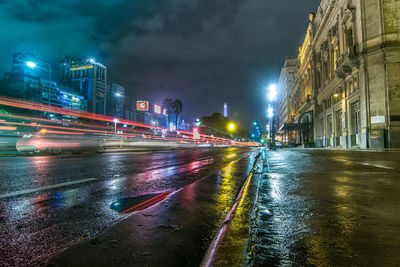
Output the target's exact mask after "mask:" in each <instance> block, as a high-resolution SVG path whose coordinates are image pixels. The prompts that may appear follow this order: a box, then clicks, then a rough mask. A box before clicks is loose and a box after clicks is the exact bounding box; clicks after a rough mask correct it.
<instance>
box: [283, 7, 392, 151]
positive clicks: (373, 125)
mask: <svg viewBox="0 0 400 267" xmlns="http://www.w3.org/2000/svg"><path fill="white" fill-rule="evenodd" d="M309 20H310V24H309V27H308V29H307V33H306V38H305V40H304V42H303V45H302V47H301V49H300V52H299V56H298V59H297V60H298V68H297V73H296V79H295V83H294V84H293V86H292V88H290V89H289V91H293V98H292V99H291V101H287V104H288V105H291V106H290V107H288V108H287V110H291V109H292V110H295V112H294V116H295V119H294V120H293V122H295V123H303V122H304V117H307V118H308V122H310V123H312V129H313V133H312V139H313V141H314V144H315V146H318V147H329V146H336V147H343V148H350V147H360V148H383V147H400V0H322V1H321V3H320V6H319V8H318V10H317V12H316V13H315V14H314V13H311V14H310V18H309ZM311 114H312V120H310V118H309V117H310V115H311ZM286 123H287V125H288V127H289V126H290V125H289V123H290V122H289V121H287V122H286ZM300 126H301V125H300ZM300 126H292V128H293V129H295V131H296V132H297V133H303V134H304V131H303V130H302V129H303V128H304V127H300ZM288 127H286V128H288ZM282 130H283V131H281V134H284V130H285V127H282ZM308 137H309V136H308ZM296 143H297V144H305V143H307V140H306V139H301V140H296Z"/></svg>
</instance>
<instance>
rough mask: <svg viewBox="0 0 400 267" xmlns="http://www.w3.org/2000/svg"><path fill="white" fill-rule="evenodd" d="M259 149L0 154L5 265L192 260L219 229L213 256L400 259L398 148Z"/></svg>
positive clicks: (309, 262) (0, 235) (311, 262)
mask: <svg viewBox="0 0 400 267" xmlns="http://www.w3.org/2000/svg"><path fill="white" fill-rule="evenodd" d="M257 154H258V149H257V150H254V151H249V150H248V149H237V148H228V149H217V150H207V149H204V150H177V151H169V152H143V153H110V154H102V155H80V156H57V157H18V158H1V159H0V168H1V170H2V172H1V184H0V222H1V224H0V265H1V266H35V265H40V264H46V262H47V263H50V265H52V266H54V265H55V266H93V265H96V266H199V264H200V263H201V262H202V260H204V256H205V254H206V252H207V251H210V248H211V247H212V246H210V245H211V244H213V240H215V239H216V237H217V236H218V234H219V233H220V229H224V232H223V235H221V239H220V242H219V243H218V244H217V246H216V247H215V254H214V256H213V258H212V261H211V265H210V266H243V265H246V266H282V265H294V266H397V265H398V264H399V262H400V255H399V254H398V251H400V231H399V230H400V201H399V196H400V152H398V151H397V152H396V151H393V152H379V151H378V152H377V151H375V152H371V151H368V152H367V151H345V150H323V149H292V150H278V151H267V152H266V154H265V155H264V156H265V159H266V161H265V165H264V166H265V168H264V171H265V172H260V173H257V172H256V173H254V175H253V174H251V175H250V176H249V173H250V171H251V169H252V168H253V167H254V162H255V157H256V155H257ZM261 167H262V166H261ZM256 169H257V168H256ZM261 169H262V168H261ZM246 177H250V178H251V179H248V180H246V181H248V183H245V182H244V181H245V179H246ZM243 185H244V186H243ZM241 188H243V191H242V193H243V197H242V198H241V200H240V201H238V202H236V201H235V199H236V198H237V196H238V192H239V190H240V189H241ZM236 204H237V207H236V208H237V209H236V210H235V212H234V215H233V216H232V217H229V220H228V221H227V222H226V224H222V223H223V222H224V220H226V218H228V216H227V215H229V214H230V212H231V211H232V207H233V206H235V205H236ZM225 226H226V227H225ZM249 230H250V235H249ZM246 250H247V251H246ZM49 260H50V262H48V261H49ZM203 263H204V262H203Z"/></svg>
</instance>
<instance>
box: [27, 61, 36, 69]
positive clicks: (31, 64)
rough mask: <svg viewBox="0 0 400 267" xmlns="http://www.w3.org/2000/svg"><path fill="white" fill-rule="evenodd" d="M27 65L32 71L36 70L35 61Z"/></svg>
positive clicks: (28, 62)
mask: <svg viewBox="0 0 400 267" xmlns="http://www.w3.org/2000/svg"><path fill="white" fill-rule="evenodd" d="M25 64H26V65H27V66H28V67H29V68H31V69H33V68H36V63H35V62H33V61H27V62H26V63H25Z"/></svg>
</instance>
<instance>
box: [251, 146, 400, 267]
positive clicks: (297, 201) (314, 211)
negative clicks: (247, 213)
mask: <svg viewBox="0 0 400 267" xmlns="http://www.w3.org/2000/svg"><path fill="white" fill-rule="evenodd" d="M266 158H267V160H268V166H266V170H268V172H266V173H264V175H263V176H262V178H261V180H260V187H259V192H258V197H259V199H258V205H257V206H258V208H257V209H256V221H255V222H254V223H255V227H254V229H253V232H252V238H253V240H252V249H251V252H250V257H249V259H248V260H249V261H248V265H249V266H282V265H293V266H398V265H399V264H400V254H399V253H398V252H399V251H400V152H366V151H341V150H318V149H309V150H306V149H303V150H278V151H268V152H267V154H266Z"/></svg>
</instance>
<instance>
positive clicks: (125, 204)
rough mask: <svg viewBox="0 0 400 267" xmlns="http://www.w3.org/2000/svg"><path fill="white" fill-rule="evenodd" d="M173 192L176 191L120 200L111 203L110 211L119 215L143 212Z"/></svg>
mask: <svg viewBox="0 0 400 267" xmlns="http://www.w3.org/2000/svg"><path fill="white" fill-rule="evenodd" d="M174 191H176V190H169V191H166V192H164V193H158V194H147V195H141V196H137V197H129V198H122V199H119V200H117V201H115V202H113V203H112V204H111V209H112V210H115V211H117V212H119V213H131V212H134V211H139V210H144V209H147V208H148V207H151V206H153V205H155V204H157V203H159V202H161V201H163V200H164V199H165V198H167V197H168V196H169V195H170V194H171V193H172V192H174Z"/></svg>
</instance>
